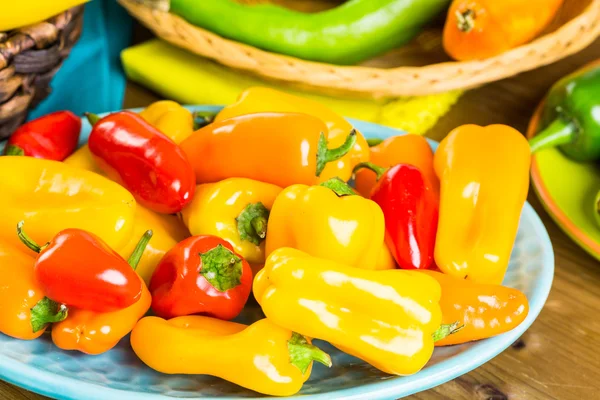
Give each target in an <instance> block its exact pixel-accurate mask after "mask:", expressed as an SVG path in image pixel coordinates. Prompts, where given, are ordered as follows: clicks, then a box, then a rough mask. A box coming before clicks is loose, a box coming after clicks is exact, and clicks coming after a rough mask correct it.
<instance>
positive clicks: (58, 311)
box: [30, 297, 69, 333]
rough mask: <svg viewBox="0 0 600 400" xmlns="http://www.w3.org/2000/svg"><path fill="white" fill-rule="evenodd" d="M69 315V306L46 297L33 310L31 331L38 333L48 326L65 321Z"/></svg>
mask: <svg viewBox="0 0 600 400" xmlns="http://www.w3.org/2000/svg"><path fill="white" fill-rule="evenodd" d="M68 313H69V310H68V309H67V306H65V305H64V304H58V303H57V302H55V301H53V300H50V299H49V298H48V297H44V298H43V299H41V300H40V301H38V302H37V303H36V304H35V305H34V306H33V307H32V308H31V320H30V322H31V330H32V331H33V333H36V332H39V331H41V330H42V329H44V328H45V327H47V326H48V324H51V323H54V322H61V321H64V320H65V319H66V318H67V315H68Z"/></svg>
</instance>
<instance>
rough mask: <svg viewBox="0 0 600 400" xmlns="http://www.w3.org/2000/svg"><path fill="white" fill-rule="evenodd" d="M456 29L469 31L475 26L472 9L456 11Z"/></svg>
mask: <svg viewBox="0 0 600 400" xmlns="http://www.w3.org/2000/svg"><path fill="white" fill-rule="evenodd" d="M456 21H457V25H458V30H460V31H461V32H464V33H469V32H471V30H473V28H474V27H475V12H474V11H473V10H470V9H468V10H465V11H456Z"/></svg>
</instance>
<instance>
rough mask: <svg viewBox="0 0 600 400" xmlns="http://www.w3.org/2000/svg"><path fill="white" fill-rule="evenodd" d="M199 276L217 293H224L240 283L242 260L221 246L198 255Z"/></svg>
mask: <svg viewBox="0 0 600 400" xmlns="http://www.w3.org/2000/svg"><path fill="white" fill-rule="evenodd" d="M200 259H201V260H202V269H201V270H200V275H202V276H204V278H205V279H206V280H207V281H208V283H210V284H211V285H212V286H213V287H214V288H215V289H217V290H218V291H219V292H226V291H228V290H229V289H233V288H234V287H236V286H238V285H239V284H241V283H242V272H243V265H242V259H241V258H240V257H238V256H237V255H236V254H235V253H234V252H233V251H231V250H229V249H228V248H226V247H225V246H223V245H222V244H219V245H217V247H214V248H212V249H210V250H209V251H207V252H206V253H200Z"/></svg>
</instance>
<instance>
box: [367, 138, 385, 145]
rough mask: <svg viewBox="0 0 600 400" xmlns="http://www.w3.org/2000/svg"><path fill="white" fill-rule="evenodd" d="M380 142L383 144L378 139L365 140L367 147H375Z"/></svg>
mask: <svg viewBox="0 0 600 400" xmlns="http://www.w3.org/2000/svg"><path fill="white" fill-rule="evenodd" d="M381 142H383V139H379V138H371V139H367V144H368V145H369V147H373V146H377V145H378V144H380V143H381Z"/></svg>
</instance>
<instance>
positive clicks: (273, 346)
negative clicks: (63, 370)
mask: <svg viewBox="0 0 600 400" xmlns="http://www.w3.org/2000/svg"><path fill="white" fill-rule="evenodd" d="M131 347H132V348H133V351H134V352H135V354H136V355H137V356H138V357H139V358H140V359H141V360H142V361H143V362H144V363H145V364H146V365H148V366H149V367H150V368H152V369H154V370H156V371H159V372H162V373H165V374H192V375H198V374H202V375H212V376H217V377H220V378H223V379H225V380H228V381H230V382H233V383H235V384H237V385H240V386H242V387H245V388H248V389H251V390H254V391H256V392H259V393H263V394H267V395H272V396H291V395H293V394H296V393H297V392H298V391H300V389H301V388H302V385H303V384H304V382H306V380H308V378H309V377H310V373H311V369H312V361H313V360H315V361H319V362H321V363H324V364H326V365H328V366H331V359H330V358H329V356H328V355H327V354H325V353H324V352H323V351H322V350H320V349H318V348H317V347H315V346H312V345H311V344H310V341H309V340H308V339H306V338H304V337H302V336H301V335H297V334H294V333H293V332H292V331H290V330H288V329H284V328H281V327H279V326H277V325H275V324H274V323H272V322H271V321H269V320H267V319H262V320H259V321H257V322H255V323H253V324H252V325H250V326H246V325H242V324H237V323H234V322H225V321H220V320H216V319H214V318H209V317H202V316H191V317H180V318H175V319H171V320H169V321H165V320H164V319H161V318H157V317H146V318H143V319H142V320H141V321H140V322H138V324H137V325H136V327H135V328H134V329H133V332H132V333H131Z"/></svg>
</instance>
